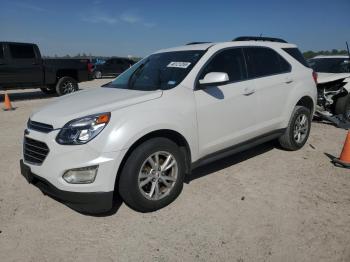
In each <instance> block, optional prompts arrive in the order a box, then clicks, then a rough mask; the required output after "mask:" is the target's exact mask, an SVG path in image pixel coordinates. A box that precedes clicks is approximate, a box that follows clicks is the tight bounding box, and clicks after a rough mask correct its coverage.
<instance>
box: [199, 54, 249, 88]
mask: <svg viewBox="0 0 350 262" xmlns="http://www.w3.org/2000/svg"><path fill="white" fill-rule="evenodd" d="M211 72H222V73H227V75H228V77H229V81H230V82H236V81H242V80H244V79H247V72H246V68H245V64H244V55H243V50H242V48H233V49H227V50H224V51H222V52H220V53H218V54H216V55H215V56H214V58H213V59H212V60H211V61H210V62H209V63H208V64H207V65H206V66H205V68H204V70H203V71H202V73H201V75H200V77H199V79H203V78H204V76H205V75H206V74H208V73H211Z"/></svg>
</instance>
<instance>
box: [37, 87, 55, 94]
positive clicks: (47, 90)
mask: <svg viewBox="0 0 350 262" xmlns="http://www.w3.org/2000/svg"><path fill="white" fill-rule="evenodd" d="M40 90H41V91H42V92H43V93H44V94H46V95H53V94H56V89H55V87H51V86H50V87H40Z"/></svg>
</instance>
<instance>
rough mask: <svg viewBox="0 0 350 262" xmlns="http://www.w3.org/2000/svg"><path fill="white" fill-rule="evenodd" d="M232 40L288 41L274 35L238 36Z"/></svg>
mask: <svg viewBox="0 0 350 262" xmlns="http://www.w3.org/2000/svg"><path fill="white" fill-rule="evenodd" d="M232 41H268V42H277V43H288V42H287V41H286V40H283V39H281V38H275V37H264V36H240V37H237V38H235V39H233V40H232Z"/></svg>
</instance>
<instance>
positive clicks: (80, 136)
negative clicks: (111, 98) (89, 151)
mask: <svg viewBox="0 0 350 262" xmlns="http://www.w3.org/2000/svg"><path fill="white" fill-rule="evenodd" d="M110 118H111V113H102V114H96V115H91V116H86V117H82V118H78V119H75V120H72V121H70V122H68V123H67V124H66V125H65V126H64V127H63V128H62V129H61V131H60V132H59V133H58V135H57V137H56V141H57V143H59V144H61V145H81V144H86V143H87V142H89V141H90V140H92V139H93V138H94V137H96V136H97V135H98V134H99V133H101V131H102V130H103V128H105V126H106V125H107V124H108V122H109V119H110Z"/></svg>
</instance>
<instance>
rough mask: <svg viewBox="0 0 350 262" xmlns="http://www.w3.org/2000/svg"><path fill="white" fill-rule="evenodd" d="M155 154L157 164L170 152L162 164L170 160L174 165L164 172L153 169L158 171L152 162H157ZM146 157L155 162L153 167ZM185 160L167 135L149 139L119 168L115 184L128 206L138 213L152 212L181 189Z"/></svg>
mask: <svg viewBox="0 0 350 262" xmlns="http://www.w3.org/2000/svg"><path fill="white" fill-rule="evenodd" d="M156 153H159V157H158V159H159V161H158V163H159V166H160V167H161V166H162V165H164V164H165V159H166V158H167V157H169V155H170V156H171V158H172V159H171V160H170V161H169V163H168V164H165V167H167V166H170V164H171V163H172V161H173V160H175V164H174V165H172V166H171V167H170V168H169V169H168V170H166V171H164V173H163V172H161V171H159V172H156V171H154V169H155V170H157V168H156V165H154V163H156V162H157V161H156V156H155V154H156ZM167 154H168V155H167ZM149 158H151V159H152V160H153V162H154V163H153V168H154V169H153V168H152V165H151V162H149V161H148V159H149ZM184 159H185V158H184V156H183V154H182V152H181V150H180V148H179V147H178V145H177V144H175V143H174V142H172V141H171V140H169V139H167V138H152V139H150V140H148V141H146V142H144V143H142V144H141V145H139V146H138V147H136V148H135V149H134V150H133V151H132V152H131V154H130V155H129V157H128V158H127V160H126V162H125V165H124V167H123V169H122V172H121V174H120V178H119V184H118V189H119V194H120V196H121V197H122V199H123V200H124V202H125V203H126V204H127V205H128V206H129V207H131V208H132V209H134V210H136V211H139V212H152V211H156V210H158V209H160V208H163V207H165V206H167V205H169V204H170V203H171V202H173V201H174V200H175V199H176V198H177V197H178V195H179V194H180V193H181V191H182V188H183V181H184V176H185V160H184ZM160 169H161V168H160ZM141 171H143V172H142V173H141ZM162 174H163V175H162ZM165 178H166V179H165ZM170 178H171V180H170ZM164 179H165V182H166V183H167V184H168V186H166V184H165V183H164V182H163V181H164ZM153 185H154V186H153ZM157 188H158V190H157ZM152 190H153V191H152ZM157 193H158V194H157Z"/></svg>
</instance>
